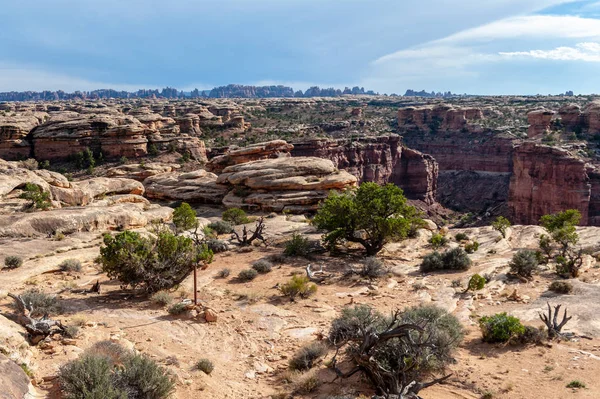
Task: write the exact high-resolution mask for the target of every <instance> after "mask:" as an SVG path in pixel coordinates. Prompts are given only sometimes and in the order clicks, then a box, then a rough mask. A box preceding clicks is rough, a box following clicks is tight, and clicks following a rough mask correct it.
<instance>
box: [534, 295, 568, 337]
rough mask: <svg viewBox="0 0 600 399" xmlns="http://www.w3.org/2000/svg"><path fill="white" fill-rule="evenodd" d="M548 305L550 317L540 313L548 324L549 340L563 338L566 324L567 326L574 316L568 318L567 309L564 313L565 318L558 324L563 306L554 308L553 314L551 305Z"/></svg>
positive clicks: (541, 317)
mask: <svg viewBox="0 0 600 399" xmlns="http://www.w3.org/2000/svg"><path fill="white" fill-rule="evenodd" d="M547 304H548V315H545V314H542V313H540V314H539V316H540V319H541V320H542V321H543V322H544V324H546V327H547V328H548V337H549V338H551V339H552V338H556V337H562V336H563V334H562V332H561V330H562V328H563V327H564V326H565V324H567V323H568V322H569V320H571V319H572V318H573V316H569V317H567V308H565V312H564V313H563V317H562V320H561V322H560V323H559V322H558V312H559V311H560V307H561V306H562V305H556V306H555V307H554V312H552V308H551V307H550V303H549V302H547Z"/></svg>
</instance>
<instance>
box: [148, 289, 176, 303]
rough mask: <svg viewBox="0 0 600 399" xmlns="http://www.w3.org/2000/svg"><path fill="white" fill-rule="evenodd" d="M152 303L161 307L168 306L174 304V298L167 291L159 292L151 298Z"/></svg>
mask: <svg viewBox="0 0 600 399" xmlns="http://www.w3.org/2000/svg"><path fill="white" fill-rule="evenodd" d="M150 299H151V300H152V303H154V304H155V305H159V306H168V305H170V304H171V302H173V296H172V295H171V294H169V293H168V292H167V291H158V292H156V293H154V294H153V295H152V297H151V298H150Z"/></svg>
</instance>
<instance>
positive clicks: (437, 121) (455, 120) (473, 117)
mask: <svg viewBox="0 0 600 399" xmlns="http://www.w3.org/2000/svg"><path fill="white" fill-rule="evenodd" d="M481 119H483V111H482V110H481V109H480V108H454V107H453V106H451V105H448V104H439V105H428V106H422V107H406V108H400V109H399V110H398V128H399V129H400V131H401V132H402V131H407V130H418V131H431V132H437V131H447V130H450V131H457V130H466V131H476V130H478V131H481V129H479V128H478V127H476V126H473V123H475V122H476V121H479V120H481Z"/></svg>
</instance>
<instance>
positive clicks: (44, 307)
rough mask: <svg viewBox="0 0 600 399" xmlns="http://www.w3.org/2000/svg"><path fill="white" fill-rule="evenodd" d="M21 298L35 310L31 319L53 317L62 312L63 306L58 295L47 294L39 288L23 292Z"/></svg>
mask: <svg viewBox="0 0 600 399" xmlns="http://www.w3.org/2000/svg"><path fill="white" fill-rule="evenodd" d="M20 297H21V299H22V300H23V302H25V304H27V305H29V306H30V307H31V308H32V309H33V312H31V315H30V316H31V317H42V316H44V315H49V316H52V315H57V314H60V313H61V312H62V305H61V304H60V301H59V300H58V298H57V297H56V295H53V294H47V293H45V292H42V291H40V290H39V289H37V288H33V289H30V290H27V291H25V292H23V293H22V294H21V295H20Z"/></svg>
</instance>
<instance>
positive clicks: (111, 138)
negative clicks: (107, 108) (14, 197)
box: [33, 112, 148, 160]
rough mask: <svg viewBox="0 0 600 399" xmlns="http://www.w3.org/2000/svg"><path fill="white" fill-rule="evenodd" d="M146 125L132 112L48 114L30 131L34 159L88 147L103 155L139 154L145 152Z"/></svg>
mask: <svg viewBox="0 0 600 399" xmlns="http://www.w3.org/2000/svg"><path fill="white" fill-rule="evenodd" d="M146 129H147V127H146V126H144V125H143V124H142V123H141V122H140V121H139V120H137V119H135V118H134V117H132V116H126V115H110V114H77V113H74V112H64V113H59V114H56V115H52V116H51V118H50V119H49V120H48V121H47V122H46V123H44V124H43V125H40V126H39V127H38V128H37V129H36V130H35V131H34V132H33V146H34V155H35V158H36V159H38V160H56V159H65V158H68V157H69V156H70V155H73V154H76V153H78V152H81V151H84V150H85V149H86V148H90V149H92V150H95V151H102V153H103V154H104V156H105V157H113V158H116V157H123V156H124V157H131V158H135V157H139V156H143V155H146V154H147V144H148V139H147V137H146V133H147V132H146Z"/></svg>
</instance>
